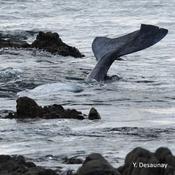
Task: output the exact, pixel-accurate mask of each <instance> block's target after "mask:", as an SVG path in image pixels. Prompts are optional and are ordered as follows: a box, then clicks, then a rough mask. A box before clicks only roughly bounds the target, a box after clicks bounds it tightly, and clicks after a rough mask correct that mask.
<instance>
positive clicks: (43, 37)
mask: <svg viewBox="0 0 175 175" xmlns="http://www.w3.org/2000/svg"><path fill="white" fill-rule="evenodd" d="M6 47H13V48H36V49H41V50H44V51H47V52H50V53H52V54H59V55H62V56H72V57H75V58H81V57H84V55H83V54H82V53H81V52H80V51H79V50H78V49H77V48H75V47H72V46H69V45H67V44H65V43H64V42H63V41H62V40H61V38H60V36H59V35H58V33H52V32H46V33H44V32H39V34H38V35H37V37H36V40H35V41H33V43H32V44H29V43H27V42H26V41H24V40H20V39H17V38H13V37H11V38H2V37H1V38H0V48H6Z"/></svg>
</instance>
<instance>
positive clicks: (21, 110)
mask: <svg viewBox="0 0 175 175" xmlns="http://www.w3.org/2000/svg"><path fill="white" fill-rule="evenodd" d="M16 102H17V105H16V112H10V113H9V114H8V115H7V116H5V118H11V119H12V118H16V119H26V118H43V119H55V118H58V119H59V118H67V119H79V120H82V119H84V118H85V114H82V113H81V112H80V111H77V110H75V109H64V108H63V106H61V105H57V104H53V105H50V106H44V107H41V106H39V105H38V104H37V103H36V102H35V101H34V100H33V99H31V98H28V97H20V98H18V99H17V101H16Z"/></svg>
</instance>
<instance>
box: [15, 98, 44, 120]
mask: <svg viewBox="0 0 175 175" xmlns="http://www.w3.org/2000/svg"><path fill="white" fill-rule="evenodd" d="M16 102H17V105H16V114H17V117H18V118H36V117H41V116H42V108H41V107H40V106H39V105H38V104H37V103H36V102H35V101H34V100H33V99H31V98H28V97H20V98H18V99H17V101H16Z"/></svg>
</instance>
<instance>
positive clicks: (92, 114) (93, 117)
mask: <svg viewBox="0 0 175 175" xmlns="http://www.w3.org/2000/svg"><path fill="white" fill-rule="evenodd" d="M88 119H89V120H98V119H101V116H100V114H99V113H98V111H97V110H96V109H95V108H93V107H92V108H91V109H90V111H89V114H88Z"/></svg>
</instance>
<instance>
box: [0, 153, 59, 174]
mask: <svg viewBox="0 0 175 175" xmlns="http://www.w3.org/2000/svg"><path fill="white" fill-rule="evenodd" d="M0 175H58V174H57V173H56V172H55V171H53V170H51V169H45V168H42V167H39V166H36V165H35V164H34V163H33V162H26V161H25V158H24V157H23V156H8V155H0Z"/></svg>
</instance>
